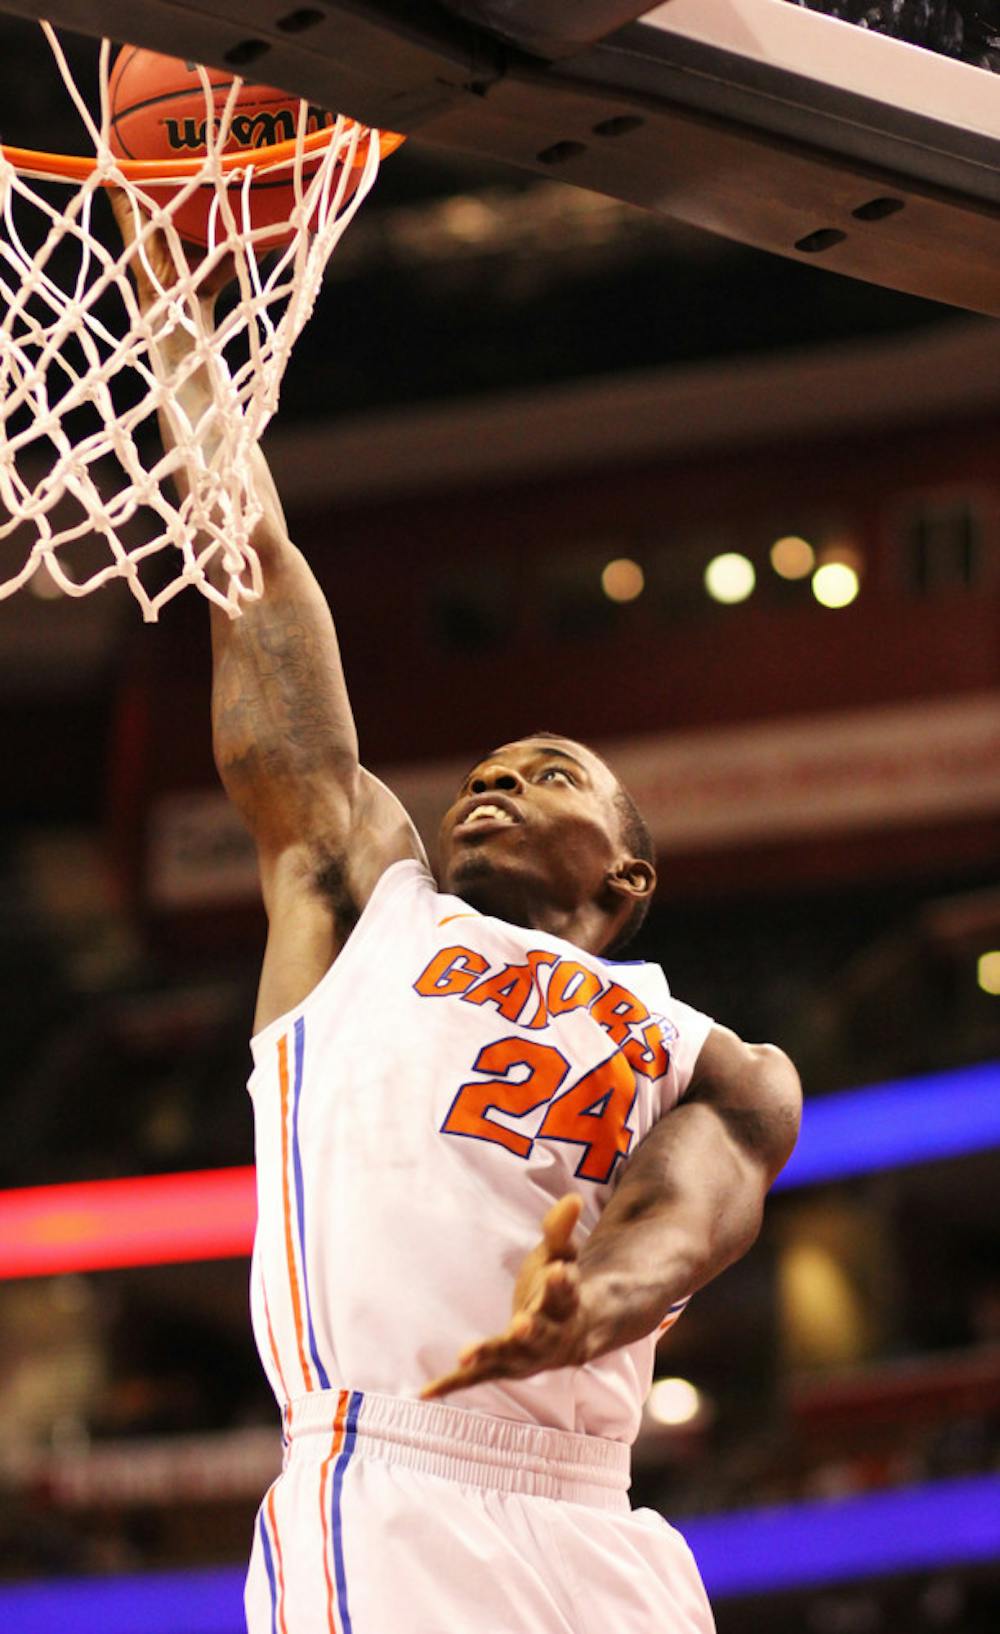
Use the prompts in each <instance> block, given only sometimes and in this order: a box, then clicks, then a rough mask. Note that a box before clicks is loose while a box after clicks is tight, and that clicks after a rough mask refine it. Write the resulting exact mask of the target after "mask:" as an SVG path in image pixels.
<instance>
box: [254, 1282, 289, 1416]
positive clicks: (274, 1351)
mask: <svg viewBox="0 0 1000 1634" xmlns="http://www.w3.org/2000/svg"><path fill="white" fill-rule="evenodd" d="M260 1291H261V1294H262V1296H263V1299H264V1318H265V1320H266V1322H267V1337H268V1343H269V1344H270V1346H271V1360H272V1361H273V1363H274V1365H275V1368H276V1369H277V1373H278V1379H279V1381H280V1383H281V1392H282V1395H283V1396H284V1398H285V1402H286V1403H287V1404H288V1405H289V1406H290V1405H291V1400H290V1397H289V1393H288V1386H287V1384H286V1383H285V1375H284V1372H283V1370H282V1366H281V1357H280V1356H279V1355H278V1347H277V1345H276V1344H275V1342H274V1329H273V1327H272V1326H271V1307H270V1305H269V1304H268V1302H267V1285H266V1283H265V1282H264V1274H263V1272H261V1278H260Z"/></svg>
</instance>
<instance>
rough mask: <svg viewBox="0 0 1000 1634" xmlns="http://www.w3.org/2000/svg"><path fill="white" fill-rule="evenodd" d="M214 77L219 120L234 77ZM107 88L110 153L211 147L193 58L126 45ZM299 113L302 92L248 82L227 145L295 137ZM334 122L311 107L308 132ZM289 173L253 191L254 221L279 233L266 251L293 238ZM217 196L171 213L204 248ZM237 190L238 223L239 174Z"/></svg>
mask: <svg viewBox="0 0 1000 1634" xmlns="http://www.w3.org/2000/svg"><path fill="white" fill-rule="evenodd" d="M208 77H209V82H210V84H211V87H212V99H213V103H214V107H215V116H216V117H217V118H218V117H220V116H221V114H222V111H223V109H224V108H225V105H226V98H227V97H228V95H229V91H230V87H231V86H232V83H233V78H234V76H233V75H232V74H224V73H222V72H220V71H219V70H217V69H215V68H211V69H209V70H208ZM108 89H109V93H110V97H109V99H110V103H111V130H110V138H109V140H110V144H111V149H112V152H113V153H114V154H115V155H116V156H117V157H118V158H120V159H196V158H198V157H199V156H200V155H202V154H204V153H205V152H206V128H207V122H208V110H207V106H206V100H205V92H204V90H203V88H202V84H201V80H200V78H199V75H198V69H197V66H196V65H195V64H194V63H192V62H184V61H182V60H181V58H179V57H164V56H161V55H160V54H159V53H158V52H155V51H142V50H140V49H139V48H138V47H137V46H133V45H126V46H123V47H122V49H121V51H119V53H118V55H117V57H116V58H115V61H114V66H113V68H112V70H111V76H110V82H109V87H108ZM298 116H299V99H298V97H297V96H293V95H291V94H290V93H289V92H288V91H279V90H276V89H275V88H274V87H273V86H271V85H244V86H243V87H242V88H241V90H240V92H239V95H238V98H237V101H236V105H235V108H234V110H233V117H232V126H231V129H230V133H229V138H228V140H227V142H226V144H225V148H224V151H225V152H226V153H235V152H240V151H250V150H252V149H255V148H259V147H264V146H265V145H270V144H271V143H273V142H283V141H288V140H291V139H293V138H294V137H295V135H296V132H297V126H298ZM333 122H334V115H333V114H330V113H326V112H325V111H324V110H323V109H321V108H310V109H309V117H308V125H307V131H314V130H319V129H321V128H322V127H323V126H327V125H332V124H333ZM319 163H320V158H319V157H317V158H315V159H312V160H311V161H308V162H307V163H306V165H305V167H304V175H305V176H306V177H307V178H308V177H309V176H310V175H313V174H315V171H316V168H317V166H318V165H319ZM291 174H292V173H291V170H290V169H287V170H281V171H279V172H277V173H276V175H275V178H274V179H273V180H268V179H266V178H264V177H261V178H259V179H255V180H254V183H253V186H252V188H251V191H250V196H249V212H250V222H251V226H252V227H254V228H266V227H273V228H274V234H273V237H272V236H271V235H268V237H267V238H266V239H265V240H264V241H263V244H264V247H265V248H267V249H274V248H278V247H280V246H281V245H283V244H288V243H290V242H291V240H292V238H293V237H294V233H293V232H292V231H291V230H290V229H288V227H287V223H288V219H289V217H290V215H291V213H292V210H293V208H294V205H295V190H294V187H293V186H292V181H291ZM360 175H361V172H360V170H358V171H356V172H355V174H354V176H353V177H352V184H351V185H349V189H348V191H349V192H353V190H354V188H355V187H356V186H357V183H358V180H359V179H360ZM150 192H151V194H155V196H156V197H157V198H159V197H160V196H161V195H162V196H163V197H165V198H166V197H169V189H167V188H163V187H156V188H151V189H150ZM214 196H215V189H214V187H211V186H205V187H201V188H199V189H198V190H197V192H195V193H193V194H192V196H191V198H190V199H186V200H185V202H184V203H183V204H181V205H179V206H178V208H177V209H176V210H175V212H174V216H173V219H174V222H175V225H176V227H177V230H178V232H179V233H180V235H181V237H182V238H183V239H186V240H187V241H188V242H189V243H191V244H197V245H200V246H202V247H204V246H206V245H207V243H208V217H209V211H210V209H211V206H212V200H213V198H214ZM231 196H232V205H233V210H234V213H235V215H236V219H237V221H239V220H240V219H241V209H242V201H241V194H240V187H239V177H238V176H237V177H236V178H235V179H234V181H233V183H232V188H231ZM282 229H285V230H284V231H283V230H282Z"/></svg>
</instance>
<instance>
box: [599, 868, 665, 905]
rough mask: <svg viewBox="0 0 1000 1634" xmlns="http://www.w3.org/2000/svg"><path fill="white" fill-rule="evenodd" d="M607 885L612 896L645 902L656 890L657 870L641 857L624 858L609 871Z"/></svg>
mask: <svg viewBox="0 0 1000 1634" xmlns="http://www.w3.org/2000/svg"><path fill="white" fill-rule="evenodd" d="M605 885H606V887H607V889H608V890H609V891H610V892H611V894H612V896H617V897H623V896H627V897H630V898H631V900H632V901H633V902H644V901H645V900H646V899H647V898H648V897H651V896H652V894H653V892H654V891H655V890H656V869H655V868H654V867H653V864H652V863H651V862H644V861H643V859H642V858H641V857H623V858H622V860H621V861H620V862H617V863H616V864H615V866H614V867H613V868H612V869H611V870H610V871H609V873H608V875H607V877H606V879H605Z"/></svg>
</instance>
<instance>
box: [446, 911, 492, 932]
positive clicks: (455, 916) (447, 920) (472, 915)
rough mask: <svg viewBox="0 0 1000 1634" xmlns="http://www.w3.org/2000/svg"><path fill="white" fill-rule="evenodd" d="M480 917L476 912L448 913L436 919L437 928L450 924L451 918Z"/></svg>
mask: <svg viewBox="0 0 1000 1634" xmlns="http://www.w3.org/2000/svg"><path fill="white" fill-rule="evenodd" d="M481 917H482V916H481V915H480V914H478V913H449V914H446V915H445V917H444V918H443V919H439V920H438V930H440V929H441V926H442V925H450V924H451V922H452V920H453V919H479V918H481Z"/></svg>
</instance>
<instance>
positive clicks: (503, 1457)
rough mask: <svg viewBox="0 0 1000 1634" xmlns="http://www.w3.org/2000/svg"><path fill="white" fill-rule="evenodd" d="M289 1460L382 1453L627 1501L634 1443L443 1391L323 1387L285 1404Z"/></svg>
mask: <svg viewBox="0 0 1000 1634" xmlns="http://www.w3.org/2000/svg"><path fill="white" fill-rule="evenodd" d="M283 1426H284V1434H285V1440H286V1454H285V1467H286V1469H287V1468H289V1467H292V1466H294V1465H295V1464H296V1463H297V1462H298V1461H299V1460H300V1459H305V1460H315V1459H316V1458H319V1459H326V1458H329V1457H330V1456H331V1454H336V1455H338V1456H340V1457H343V1458H344V1459H345V1461H346V1460H347V1459H353V1458H361V1459H368V1458H371V1459H379V1460H381V1461H382V1462H383V1463H391V1464H398V1465H404V1466H406V1467H407V1468H410V1469H420V1470H423V1471H424V1472H425V1473H427V1474H430V1475H438V1476H442V1477H443V1478H444V1479H445V1480H449V1481H456V1482H458V1483H460V1484H466V1485H471V1486H479V1487H488V1488H491V1489H493V1490H494V1491H497V1492H522V1493H526V1494H528V1495H530V1496H533V1497H539V1498H559V1499H562V1500H563V1501H564V1502H568V1503H583V1504H590V1505H592V1506H594V1507H596V1508H600V1509H618V1510H627V1509H628V1508H629V1502H628V1498H627V1496H626V1494H627V1492H628V1486H629V1479H630V1476H629V1467H630V1449H629V1448H628V1447H627V1446H626V1445H625V1444H624V1443H623V1442H620V1441H606V1440H604V1439H602V1438H601V1437H599V1436H591V1435H572V1434H570V1433H569V1432H568V1431H565V1430H549V1429H545V1428H543V1427H542V1426H540V1425H537V1424H524V1423H521V1422H519V1421H518V1420H516V1419H506V1418H491V1417H489V1416H488V1415H487V1414H485V1413H473V1412H469V1410H468V1409H467V1408H464V1407H454V1406H452V1405H451V1404H450V1403H449V1402H443V1401H417V1400H411V1399H407V1398H404V1397H400V1396H382V1395H378V1394H374V1393H372V1392H370V1391H367V1390H364V1391H362V1390H315V1391H313V1392H312V1393H311V1394H310V1395H308V1396H300V1397H298V1398H297V1399H296V1400H294V1401H292V1402H290V1403H289V1404H288V1406H287V1407H286V1408H285V1411H284V1414H283Z"/></svg>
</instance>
